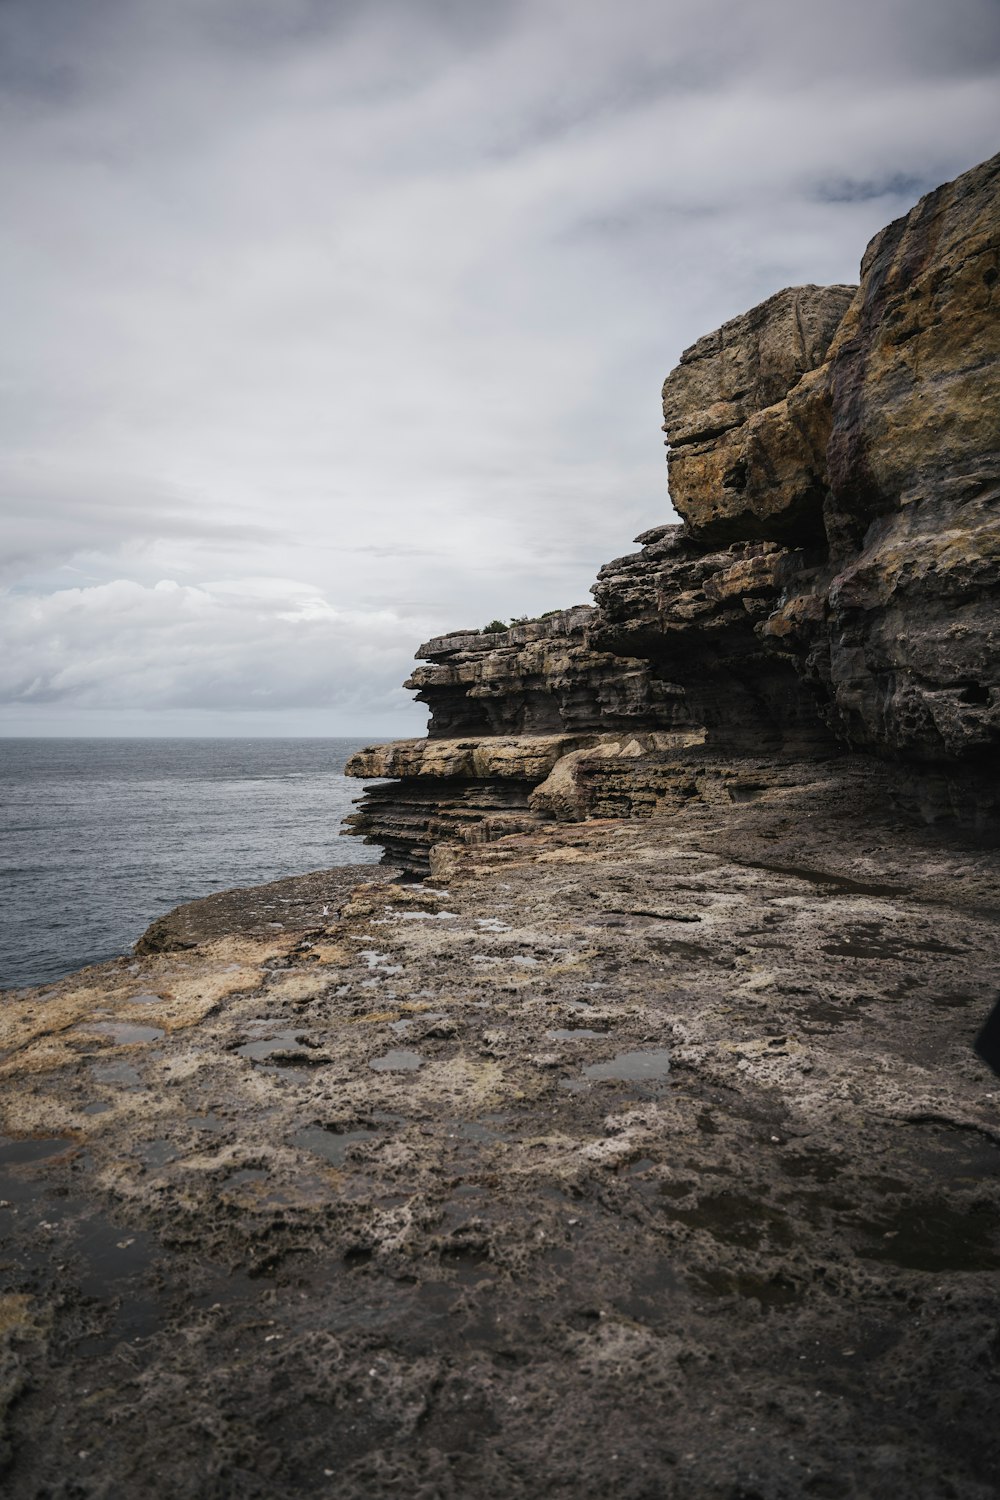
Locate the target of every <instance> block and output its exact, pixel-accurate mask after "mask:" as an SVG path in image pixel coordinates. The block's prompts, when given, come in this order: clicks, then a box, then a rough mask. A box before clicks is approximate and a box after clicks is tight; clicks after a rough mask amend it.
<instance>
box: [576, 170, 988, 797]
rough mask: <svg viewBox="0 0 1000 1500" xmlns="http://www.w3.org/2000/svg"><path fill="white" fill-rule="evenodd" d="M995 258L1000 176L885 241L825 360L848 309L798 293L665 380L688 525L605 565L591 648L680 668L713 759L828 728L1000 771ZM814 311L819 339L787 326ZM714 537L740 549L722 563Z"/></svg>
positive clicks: (879, 745) (904, 754) (721, 337)
mask: <svg viewBox="0 0 1000 1500" xmlns="http://www.w3.org/2000/svg"><path fill="white" fill-rule="evenodd" d="M998 259H1000V157H997V158H994V159H993V160H992V161H990V162H986V163H984V164H983V165H982V166H980V167H977V168H975V169H974V170H973V171H971V172H967V173H966V174H964V176H962V177H960V178H958V179H957V180H956V181H955V182H954V183H950V184H947V185H945V186H944V187H942V188H939V189H938V190H937V191H936V192H934V193H932V194H930V195H929V196H928V197H927V198H925V199H923V200H922V201H921V202H920V203H919V204H917V206H916V207H915V208H914V209H913V210H912V211H911V213H909V214H908V215H907V216H906V217H905V218H903V219H900V220H899V221H898V222H897V223H895V224H892V225H890V226H889V227H888V228H887V229H885V230H883V231H882V233H881V234H880V235H878V236H877V237H876V239H875V240H874V241H873V242H872V244H871V245H870V246H869V249H868V251H867V253H866V255H865V258H864V261H863V263H862V268H861V270H862V274H861V285H860V287H859V289H858V291H857V293H856V295H855V296H854V297H853V299H852V300H851V302H850V306H849V307H848V308H847V311H846V314H845V316H844V318H843V321H842V322H841V324H840V327H839V329H837V330H836V332H835V333H834V334H833V337H832V340H830V339H829V338H828V337H827V335H828V330H829V329H830V322H831V320H832V318H833V316H834V314H835V312H836V310H837V309H838V308H842V307H843V305H844V299H845V296H846V293H847V290H848V289H846V288H843V287H834V288H828V289H826V292H824V291H823V289H820V288H798V289H794V290H792V291H789V292H786V293H782V294H780V295H779V296H778V297H774V298H771V299H770V300H769V301H768V302H765V303H763V304H762V305H761V306H760V307H759V308H755V309H754V310H753V311H752V312H751V313H748V314H747V315H746V316H745V317H744V318H742V319H735V320H734V321H733V322H732V323H729V324H726V325H725V327H724V328H723V329H721V330H720V331H719V333H718V334H716V335H712V336H710V337H709V338H708V339H704V340H701V341H700V342H699V343H698V344H696V345H695V346H694V348H693V349H692V350H689V351H688V352H687V353H686V354H685V355H684V356H683V358H682V360H681V363H680V365H679V366H678V368H677V370H675V371H674V372H673V374H672V375H670V376H669V377H668V379H667V382H666V385H665V387H664V413H665V416H666V417H667V424H666V425H667V431H668V433H669V434H670V437H671V442H672V443H673V444H674V445H675V447H674V451H673V452H672V455H671V485H672V489H673V498H674V502H675V504H676V506H677V508H678V510H679V511H680V513H681V514H682V515H683V516H684V517H685V521H686V523H687V524H686V526H685V528H684V530H683V531H682V532H679V533H675V539H674V540H673V541H668V539H667V534H666V533H661V534H659V535H657V534H647V536H645V537H643V538H640V539H639V540H640V541H644V542H646V546H645V547H644V549H643V552H642V553H640V554H638V555H637V556H634V557H632V558H629V559H623V560H620V561H619V562H617V563H613V564H610V565H609V566H608V567H607V568H604V569H602V571H601V575H600V578H599V581H598V585H597V588H596V589H595V594H596V597H597V600H598V604H599V606H600V611H601V613H600V618H599V620H598V622H597V624H596V626H595V628H594V632H593V634H594V640H595V642H596V643H597V644H598V645H601V646H603V647H605V648H607V649H610V650H623V651H628V652H629V653H630V654H633V655H639V654H649V655H650V657H651V658H655V659H657V660H659V661H660V663H661V669H662V670H669V669H672V670H673V675H674V676H675V677H677V678H678V679H679V680H680V681H681V682H683V683H685V685H687V686H688V690H689V693H690V704H691V709H692V712H693V713H695V714H696V715H697V714H699V713H701V715H702V716H703V718H704V720H705V722H706V724H707V725H708V726H709V731H710V738H711V739H712V741H713V743H715V744H717V745H718V746H719V747H720V748H723V747H726V746H732V745H741V746H746V745H747V743H748V742H747V735H748V733H749V734H750V735H751V737H752V736H753V735H754V734H758V735H759V736H760V738H759V740H758V741H757V743H759V744H761V745H773V744H774V743H775V734H776V733H777V735H778V738H779V739H781V738H782V736H784V737H785V739H786V747H787V748H796V749H798V748H800V747H801V746H802V745H803V743H804V740H803V735H804V734H805V735H807V734H808V730H807V729H806V727H805V726H806V724H807V721H808V719H809V718H810V716H811V717H812V718H813V719H814V720H816V721H817V723H816V728H817V732H818V724H819V721H822V722H823V723H825V724H826V726H827V727H828V728H829V730H830V731H831V733H832V734H833V735H834V736H835V737H836V739H837V741H838V742H839V743H840V744H841V745H843V746H844V747H849V748H852V749H863V750H872V751H875V752H878V753H881V754H889V755H893V756H896V757H900V758H903V759H904V760H909V761H913V762H916V763H920V764H923V765H928V766H930V765H935V766H942V765H945V766H947V765H950V766H955V767H964V768H967V769H969V770H970V771H975V770H977V769H981V770H983V771H984V772H985V771H987V770H989V769H990V768H991V766H992V761H993V758H994V757H995V753H996V749H997V744H998V735H1000V693H998V686H1000V683H998V668H997V649H996V648H997V640H998V634H997V631H998V623H1000V619H998V607H997V565H998V562H1000V522H998V519H997V501H998V499H1000V320H998V317H997V307H998V300H997V294H996V290H995V288H996V281H997V264H998ZM827 293H828V294H829V295H827ZM803 308H804V309H806V311H807V312H808V314H809V317H810V318H811V322H810V323H809V324H808V325H807V326H808V328H809V329H811V336H810V337H809V338H803V337H800V335H799V333H798V332H797V331H795V332H794V333H793V331H792V328H791V324H792V323H793V322H795V320H796V318H799V319H800V318H801V314H800V313H799V312H798V311H797V310H799V309H803ZM793 315H794V316H793ZM824 340H826V344H824ZM782 341H784V343H785V346H786V350H787V359H786V363H785V364H784V365H783V366H782V365H781V363H780V359H779V357H778V356H777V355H776V353H775V352H774V351H775V349H776V347H780V346H781V345H782ZM827 346H828V347H827ZM824 348H825V349H826V357H825V359H823V358H822V357H821V356H822V351H823V350H824ZM818 354H819V355H820V362H819V363H817V364H816V365H815V367H814V368H810V369H808V370H807V373H805V374H804V375H803V376H802V377H801V379H799V380H798V382H797V383H796V384H794V385H792V386H791V388H790V389H788V390H787V394H785V395H784V396H783V398H782V399H781V400H780V401H778V402H777V403H772V404H771V405H769V406H766V407H763V406H762V402H763V401H765V400H767V399H769V398H770V397H771V396H773V394H774V392H775V391H776V390H777V389H779V387H780V385H781V384H782V383H783V382H785V381H788V380H789V379H790V378H791V377H792V376H793V375H794V368H795V361H796V360H798V362H799V365H800V366H801V365H805V364H807V362H808V361H809V360H810V359H815V358H816V356H817V355H818ZM762 370H763V371H764V373H761V371H762ZM740 392H743V393H744V394H742V395H741V394H739V393H740ZM713 396H714V397H716V398H717V399H715V401H714V403H713V401H712V400H711V399H710V398H711V397H713ZM720 539H721V540H726V541H728V542H729V543H730V546H729V548H728V551H727V552H724V553H720V552H713V551H711V550H710V548H711V544H712V543H713V542H716V543H717V541H718V540H720ZM755 549H756V550H755ZM744 584H746V585H747V587H745V588H744V587H743V585H744ZM741 605H742V607H743V608H744V609H745V610H746V616H745V617H741V615H740V606H741ZM769 653H770V654H771V655H772V656H773V657H774V660H773V662H772V663H771V664H770V665H769V664H768V662H767V656H768V654H769ZM668 663H669V666H668ZM782 700H784V701H785V702H786V703H787V706H788V708H789V710H790V712H791V717H790V719H789V720H787V721H786V719H785V715H784V711H783V708H782ZM755 705H756V709H757V711H758V719H759V723H758V725H757V727H756V729H755V727H754V724H753V710H754V707H755Z"/></svg>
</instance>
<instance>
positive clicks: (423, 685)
mask: <svg viewBox="0 0 1000 1500" xmlns="http://www.w3.org/2000/svg"><path fill="white" fill-rule="evenodd" d="M594 613H595V612H594V609H593V607H592V606H591V605H588V604H581V605H577V607H576V608H575V609H560V610H553V611H552V612H551V613H550V614H548V615H545V616H543V618H542V619H540V620H527V621H525V622H524V623H523V624H519V625H513V626H511V628H510V629H509V630H506V631H502V632H500V631H498V632H492V633H477V632H470V631H456V632H454V633H453V634H451V635H444V636H438V637H436V638H435V639H434V640H431V641H428V642H427V644H426V645H423V646H421V647H420V649H419V650H418V652H417V659H418V660H420V661H424V662H427V663H428V665H427V666H420V667H417V668H416V669H415V671H414V672H413V673H412V674H411V675H410V677H409V678H408V680H407V681H406V683H405V684H404V686H405V687H407V688H410V689H412V690H413V692H414V694H415V696H416V698H417V701H418V702H419V703H426V704H427V707H428V708H429V709H430V722H429V724H428V726H427V733H428V735H429V736H430V737H431V738H432V739H452V738H454V737H456V736H460V735H461V736H466V735H477V736H485V735H534V734H564V733H572V732H585V733H590V732H593V731H595V730H601V731H615V730H626V729H675V728H687V727H688V726H689V725H690V722H691V720H690V715H689V713H688V710H687V706H686V704H685V702H684V694H683V691H682V689H681V688H679V687H677V686H676V684H674V683H671V682H669V681H666V680H663V679H661V678H659V677H657V675H656V674H655V672H654V671H653V670H652V669H651V666H650V664H649V662H646V661H622V660H620V659H617V660H616V658H615V657H614V656H613V655H609V654H608V653H607V652H601V651H595V650H594V648H593V645H592V643H591V641H590V627H591V624H592V622H593V619H594Z"/></svg>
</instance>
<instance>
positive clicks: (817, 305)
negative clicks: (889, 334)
mask: <svg viewBox="0 0 1000 1500" xmlns="http://www.w3.org/2000/svg"><path fill="white" fill-rule="evenodd" d="M853 294H854V288H853V287H846V286H832V287H818V286H806V287H790V288H788V289H786V290H785V291H783V292H778V293H777V294H776V295H775V296H774V297H769V298H768V300H767V301H766V302H762V303H761V304H760V306H759V307H755V308H752V309H751V311H750V312H748V313H744V314H743V316H742V317H739V318H734V319H732V320H731V321H730V322H729V323H725V324H723V326H722V327H721V328H720V329H719V330H718V331H717V332H716V333H714V334H709V335H708V336H707V337H706V338H703V339H699V340H698V342H697V343H696V344H694V345H693V346H692V347H691V348H690V349H688V350H686V351H685V353H684V354H683V355H682V356H681V362H680V364H679V365H678V366H677V368H676V369H675V370H673V371H672V372H671V374H670V375H668V376H667V379H666V381H665V383H664V386H663V416H664V431H665V432H666V433H667V441H668V443H669V444H670V454H669V465H670V493H671V498H672V500H673V502H674V505H675V507H676V509H677V510H678V512H679V513H680V514H681V515H682V516H683V517H684V519H685V521H687V523H688V527H689V530H690V533H691V534H692V535H693V536H696V537H698V538H699V539H701V540H703V541H704V542H706V543H719V542H733V541H742V540H757V539H761V540H790V541H806V542H808V541H814V540H815V539H816V538H817V536H818V535H820V534H821V531H822V503H823V497H824V493H825V449H826V443H827V439H828V436H829V416H828V413H829V402H828V397H827V392H826V389H825V386H824V384H823V382H822V381H821V380H820V379H818V378H816V377H813V378H810V372H812V371H814V370H816V369H817V367H818V366H820V365H821V364H822V362H823V360H824V357H825V355H826V351H827V349H828V347H829V344H830V341H831V339H832V338H833V336H834V334H835V332H836V330H837V327H838V325H839V323H840V321H841V319H842V317H843V315H844V313H845V311H846V309H847V308H848V306H849V305H850V303H851V299H852V297H853ZM803 377H806V378H805V379H804V380H803ZM793 392H794V393H795V394H794V395H791V394H790V393H793Z"/></svg>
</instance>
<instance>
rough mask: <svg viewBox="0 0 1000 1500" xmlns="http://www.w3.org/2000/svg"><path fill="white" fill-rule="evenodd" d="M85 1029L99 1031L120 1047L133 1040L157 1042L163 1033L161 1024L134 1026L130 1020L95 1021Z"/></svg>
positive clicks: (127, 1044)
mask: <svg viewBox="0 0 1000 1500" xmlns="http://www.w3.org/2000/svg"><path fill="white" fill-rule="evenodd" d="M86 1029H87V1030H88V1031H99V1032H100V1033H101V1035H102V1036H107V1037H110V1038H111V1040H112V1041H113V1042H117V1043H118V1045H119V1046H122V1047H124V1046H129V1045H130V1044H132V1043H133V1042H158V1041H159V1039H160V1037H161V1036H163V1034H164V1033H163V1028H162V1027H161V1026H136V1025H135V1024H134V1022H132V1021H96V1022H94V1023H93V1024H92V1025H90V1026H88V1027H87V1028H86Z"/></svg>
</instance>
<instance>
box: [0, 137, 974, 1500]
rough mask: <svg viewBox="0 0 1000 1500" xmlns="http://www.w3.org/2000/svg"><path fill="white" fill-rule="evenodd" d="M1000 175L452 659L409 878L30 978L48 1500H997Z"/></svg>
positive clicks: (813, 309)
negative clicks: (583, 558) (660, 483)
mask: <svg viewBox="0 0 1000 1500" xmlns="http://www.w3.org/2000/svg"><path fill="white" fill-rule="evenodd" d="M998 276H1000V156H998V157H995V158H993V160H992V161H989V162H984V163H983V164H982V165H981V166H979V167H976V168H973V169H972V170H971V171H970V172H967V173H965V174H964V175H963V176H962V177H960V178H958V179H956V181H955V182H953V183H947V184H945V185H944V186H942V187H941V188H938V189H937V190H936V191H935V192H933V193H930V194H928V195H927V197H926V198H924V199H922V200H921V201H920V203H918V204H917V205H916V206H915V207H914V208H913V209H912V210H911V212H910V213H909V214H907V215H905V216H904V217H903V218H901V219H899V220H897V221H896V222H895V223H894V224H890V225H889V226H888V227H887V228H886V229H885V230H883V231H882V232H881V234H879V235H877V236H876V238H875V239H874V240H873V241H872V243H871V245H870V246H869V247H868V250H867V252H866V254H865V256H864V259H863V260H862V263H861V268H860V278H859V284H858V286H857V287H856V288H855V287H850V286H840V285H837V286H832V287H817V286H804V287H789V288H785V289H784V290H783V291H780V292H778V293H776V294H775V295H774V296H773V297H771V298H769V299H768V300H767V301H765V302H763V303H761V304H760V306H758V307H756V308H753V309H751V310H750V311H749V312H748V313H746V314H744V315H743V316H742V317H739V318H734V319H732V320H730V322H728V323H726V324H724V325H723V327H722V328H720V329H718V330H716V332H715V333H713V334H709V335H707V336H706V337H705V338H703V339H699V340H698V342H697V343H696V344H694V345H692V347H691V348H690V349H688V350H687V351H685V353H684V354H683V355H682V356H681V358H680V362H679V364H678V365H677V366H676V368H675V369H674V370H673V371H672V372H671V374H670V375H668V377H667V380H666V383H665V385H664V388H663V412H664V420H665V429H664V430H665V431H666V433H667V436H668V441H669V444H670V454H669V468H670V483H671V490H672V494H673V499H674V504H675V506H676V509H677V511H678V512H679V514H680V516H681V517H682V521H681V523H679V524H670V525H661V526H655V527H653V528H652V529H651V530H649V531H646V532H644V533H643V534H642V535H641V536H639V537H637V538H636V542H637V543H638V544H639V546H640V549H641V550H640V551H638V552H633V553H630V554H628V555H626V556H623V557H620V558H617V559H615V560H614V561H612V562H609V563H608V564H607V565H606V566H605V567H603V568H602V569H601V570H600V574H599V576H598V579H597V583H596V585H595V587H594V589H593V594H594V598H595V601H596V602H595V605H594V606H590V605H578V606H575V607H573V608H571V609H566V610H552V611H548V612H547V613H545V614H544V615H542V616H541V617H540V618H539V619H537V620H518V621H516V622H512V623H511V626H510V628H508V629H497V628H494V627H495V626H496V625H497V624H498V623H499V622H495V621H494V622H491V624H490V626H489V627H488V628H487V630H485V631H481V630H469V629H466V630H459V631H455V632H453V633H451V634H448V635H444V636H438V637H435V638H434V639H432V640H431V641H429V642H427V643H425V644H424V645H423V646H421V647H420V650H419V652H418V658H419V659H420V660H421V661H422V662H423V665H421V666H419V667H418V668H417V669H416V671H415V672H414V673H413V675H412V677H411V678H410V681H409V683H408V686H409V687H410V688H411V689H412V690H413V691H414V692H415V693H416V694H417V697H418V698H419V699H420V701H422V702H424V703H425V704H426V705H427V706H428V708H429V710H430V723H429V728H428V735H427V738H426V739H423V740H405V741H401V742H398V743H396V744H391V745H373V746H369V747H366V748H365V749H364V750H362V751H361V752H359V753H358V754H357V755H355V756H354V757H352V759H351V761H350V762H349V763H348V766H347V773H348V774H350V775H355V776H357V777H359V778H360V779H362V780H365V781H368V782H369V786H368V787H367V788H366V790H365V793H364V795H363V797H362V799H361V802H360V804H359V807H358V810H357V812H356V813H354V814H353V815H352V817H351V818H350V819H349V820H348V823H349V825H350V828H351V830H352V831H353V832H354V833H356V834H360V835H361V836H362V837H364V838H365V839H367V841H368V842H370V843H373V844H376V845H378V846H380V847H381V848H382V850H383V852H384V857H385V861H386V863H385V864H384V865H383V867H382V868H381V870H373V869H372V868H371V867H370V866H365V867H355V868H354V869H353V870H343V869H342V870H339V871H332V872H326V871H319V872H313V873H312V874H310V875H307V876H303V877H301V878H300V879H298V880H293V881H284V882H278V883H276V884H274V885H272V886H267V887H262V888H259V889H257V890H244V891H233V892H226V893H223V894H221V895H216V896H213V897H211V898H210V899H208V900H206V901H204V902H195V903H192V904H190V905H188V906H186V907H182V908H179V909H178V911H176V912H174V913H171V914H169V915H168V916H167V917H165V918H163V919H161V920H160V921H159V922H157V923H154V925H153V927H151V928H150V930H149V932H148V933H147V934H146V935H145V937H144V938H143V939H142V941H141V942H140V943H139V945H138V946H137V948H136V951H135V954H134V955H132V956H130V957H128V958H122V959H120V960H117V961H116V962H114V963H111V964H105V965H103V966H102V967H99V968H92V969H86V970H83V971H82V972H81V973H79V974H75V975H71V976H70V977H69V978H67V979H65V980H63V981H62V982H61V983H59V984H55V985H51V986H48V987H46V988H44V989H40V990H31V991H21V992H15V993H10V994H7V995H5V996H4V997H3V999H2V1004H0V1131H3V1132H4V1134H3V1135H2V1136H0V1269H2V1277H3V1279H2V1283H0V1285H2V1288H3V1290H2V1291H0V1412H2V1428H0V1485H2V1486H3V1493H4V1495H5V1496H8V1495H9V1496H11V1497H12V1500H120V1497H125V1500H132V1497H136V1500H146V1497H150V1500H153V1497H157V1500H158V1497H160V1496H164V1495H165V1496H170V1497H179V1500H188V1497H190V1500H273V1497H279V1500H280V1497H286V1496H287V1497H294V1496H318V1497H327V1500H389V1497H398V1500H479V1497H483V1500H486V1497H489V1500H538V1497H542V1496H545V1497H553V1500H600V1497H607V1500H811V1497H819V1500H871V1497H879V1500H881V1497H883V1496H884V1497H893V1500H895V1497H897V1496H898V1497H905V1500H995V1497H996V1495H997V1493H998V1475H1000V1421H998V1416H1000V1297H998V1287H1000V1280H998V1273H1000V1108H998V1098H1000V1083H998V1082H997V1080H996V1079H995V1078H994V1077H993V1075H992V1074H991V1073H990V1072H989V1071H988V1069H987V1067H986V1065H985V1063H983V1062H982V1061H981V1060H980V1058H979V1057H978V1056H977V1054H976V1052H975V1051H974V1048H973V1043H974V1040H975V1038H976V1035H977V1033H978V1031H979V1029H980V1027H981V1026H982V1024H983V1022H984V1020H985V1018H986V1016H987V1015H988V1014H989V1013H990V1012H991V1010H992V1008H993V1006H994V1003H995V1002H996V1000H997V993H998V988H1000V985H998V973H997V940H998V922H1000V852H998V850H1000V777H998V774H997V772H998V765H1000V759H998V756H1000V670H998V663H1000V652H998V645H1000V526H998V524H997V515H998V508H1000V415H998V414H1000V319H998V317H997V309H998V302H997V292H996V287H997V282H998Z"/></svg>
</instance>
